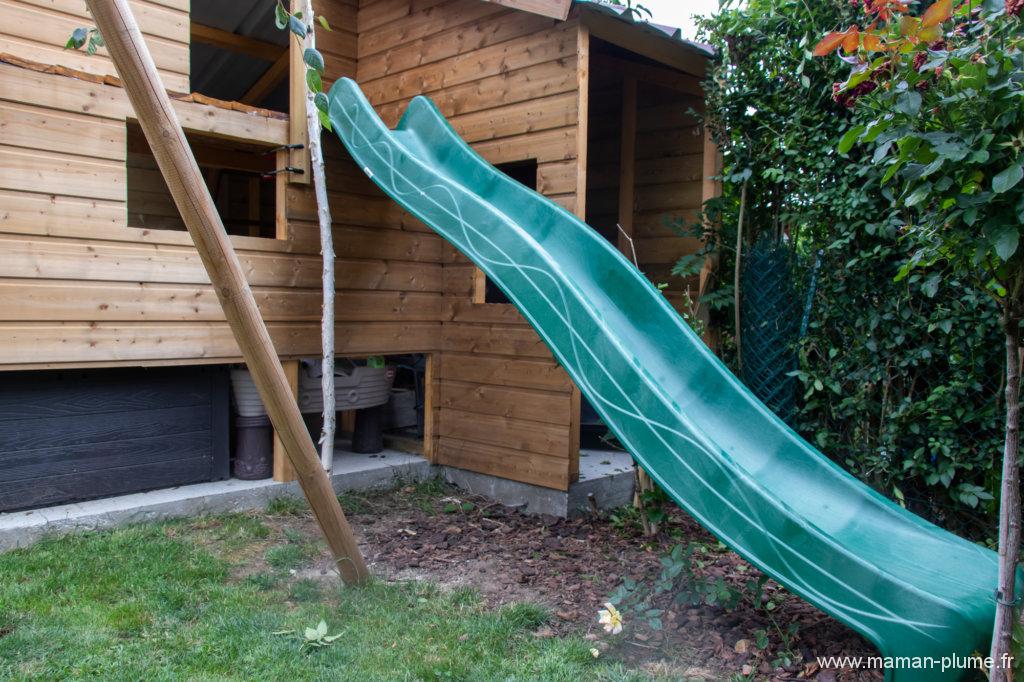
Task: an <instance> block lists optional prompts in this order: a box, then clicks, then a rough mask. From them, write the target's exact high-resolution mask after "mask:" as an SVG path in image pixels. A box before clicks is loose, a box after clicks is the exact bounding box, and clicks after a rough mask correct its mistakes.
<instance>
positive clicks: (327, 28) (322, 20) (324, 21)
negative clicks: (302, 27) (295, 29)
mask: <svg viewBox="0 0 1024 682" xmlns="http://www.w3.org/2000/svg"><path fill="white" fill-rule="evenodd" d="M316 20H317V21H319V22H320V26H322V27H323V29H324V30H325V31H333V30H334V29H333V28H331V25H330V24H328V23H327V17H325V16H324V15H322V14H321V15H320V16H318V17H317V18H316Z"/></svg>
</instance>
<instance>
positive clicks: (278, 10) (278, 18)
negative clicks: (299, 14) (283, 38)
mask: <svg viewBox="0 0 1024 682" xmlns="http://www.w3.org/2000/svg"><path fill="white" fill-rule="evenodd" d="M290 16H291V15H290V14H288V10H286V9H285V8H284V5H282V4H281V3H280V2H278V3H277V6H276V7H274V25H275V26H277V28H278V29H279V30H282V31H283V30H284V28H285V27H286V26H287V25H288V19H289V18H290Z"/></svg>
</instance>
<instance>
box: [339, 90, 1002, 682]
mask: <svg viewBox="0 0 1024 682" xmlns="http://www.w3.org/2000/svg"><path fill="white" fill-rule="evenodd" d="M330 118H331V122H332V124H333V126H334V129H335V131H336V132H337V133H338V135H339V136H340V137H341V139H342V141H343V142H344V144H345V146H346V147H348V150H349V152H350V153H351V154H352V156H353V157H354V158H355V160H356V162H357V163H358V164H359V165H360V166H361V167H362V168H363V170H364V172H365V173H366V174H367V175H368V176H369V177H370V178H372V180H373V181H374V182H375V183H376V184H377V185H379V186H380V188H381V189H382V190H384V191H385V192H386V193H387V194H388V195H389V196H391V197H392V198H393V199H394V200H395V201H396V202H398V203H399V204H401V205H402V206H403V207H404V208H405V209H407V210H408V211H410V212H411V213H413V214H414V215H415V216H416V217H418V218H419V219H420V220H422V221H423V222H425V223H426V224H427V225H429V226H430V227H431V228H433V229H434V230H435V231H437V232H438V233H439V234H440V235H441V236H442V237H444V238H445V239H447V240H448V241H449V242H451V243H452V244H453V245H454V246H455V247H456V248H458V249H459V250H460V251H461V252H462V253H464V254H466V256H468V257H469V258H470V259H471V260H472V261H473V262H474V263H475V264H476V265H477V266H479V267H480V268H482V269H483V270H484V271H485V272H486V273H487V275H488V277H490V278H491V279H492V280H493V281H494V282H495V283H497V284H498V286H500V287H501V289H502V290H503V291H504V292H505V293H506V294H507V295H508V297H509V299H510V300H511V301H512V302H513V303H514V304H515V305H516V306H517V307H518V309H519V311H520V312H521V313H522V314H523V316H524V317H525V318H526V319H527V320H529V322H530V323H531V324H532V325H533V327H534V328H535V329H536V330H537V332H538V333H539V334H540V336H541V337H542V338H543V339H544V341H545V342H546V343H547V344H548V346H549V347H550V348H551V350H552V352H553V353H554V355H555V357H556V358H557V359H558V361H559V362H560V363H561V364H562V366H563V367H564V368H565V369H566V370H567V371H568V372H569V374H570V375H571V376H572V379H573V380H574V381H575V382H576V384H577V385H578V386H579V388H580V389H581V390H582V391H583V393H584V395H586V397H587V399H588V400H589V401H590V403H591V404H592V405H593V406H594V407H595V408H596V409H597V411H598V412H599V413H600V415H601V417H602V418H603V419H604V421H605V423H606V424H608V426H609V427H610V428H611V429H612V431H614V433H615V435H616V436H617V437H618V438H619V440H620V441H621V442H622V443H623V444H624V445H625V446H626V447H627V448H628V449H629V451H630V453H631V454H632V455H633V457H634V458H635V459H636V461H637V462H638V463H639V464H640V465H641V466H643V468H644V469H645V470H647V472H648V473H650V474H651V476H653V477H654V479H655V480H657V482H658V483H659V484H660V485H661V486H662V487H663V488H664V489H665V491H666V492H668V493H669V494H670V495H671V496H672V497H673V498H674V499H675V501H676V502H678V503H679V504H680V505H681V506H682V507H683V508H684V509H686V510H687V511H688V512H689V513H690V514H691V515H692V516H693V517H694V518H696V519H697V520H698V521H700V523H702V524H703V525H704V526H705V527H706V528H707V529H708V530H709V531H711V532H712V533H714V534H715V535H716V536H717V537H718V538H719V539H720V540H722V542H724V543H725V544H727V545H728V546H729V547H731V548H732V549H733V550H735V551H736V552H737V553H739V554H740V555H742V556H743V557H744V558H746V559H747V560H748V561H750V562H751V563H753V564H754V565H756V566H757V567H758V568H759V569H761V570H762V571H764V572H765V573H767V574H768V575H770V576H772V577H773V578H775V579H776V580H777V581H778V582H780V583H782V584H783V585H785V586H786V587H787V588H788V589H789V590H791V591H792V592H794V593H796V594H798V595H800V596H801V597H802V598H804V599H806V600H807V601H808V602H810V603H812V604H814V605H815V606H817V607H818V608H820V609H821V610H823V611H825V612H827V613H829V614H831V615H832V616H834V617H835V618H837V619H839V620H840V621H842V622H844V623H846V624H847V625H849V626H850V627H852V628H853V629H855V630H857V631H858V632H860V633H861V634H863V635H864V636H865V637H867V638H868V639H869V640H870V641H871V642H873V643H874V644H875V645H876V646H878V648H879V649H880V650H881V652H882V653H883V654H884V655H886V656H930V657H934V658H935V659H936V661H938V660H939V659H941V658H942V657H944V656H952V655H954V654H955V655H957V656H961V657H967V656H970V655H971V654H972V653H973V652H976V651H982V652H987V649H988V642H989V638H990V631H991V623H992V618H993V615H994V609H995V597H994V590H995V587H996V556H995V554H994V553H993V552H991V551H989V550H986V549H984V548H981V547H979V546H977V545H974V544H972V543H970V542H967V541H966V540H963V539H961V538H959V537H957V536H955V535H952V534H950V533H948V532H946V531H944V530H942V529H940V528H938V527H936V526H934V525H932V524H930V523H928V522H926V521H925V520H923V519H921V518H919V517H917V516H915V515H914V514H911V513H909V512H907V511H906V510H904V509H902V508H901V507H899V506H897V505H895V504H893V503H892V502H890V501H889V500H887V499H885V498H884V497H883V496H881V495H879V494H878V493H876V492H875V491H873V490H872V489H870V488H869V487H867V486H865V485H863V484H862V483H860V482H859V481H857V480H856V479H855V478H853V477H852V476H850V475H849V474H847V473H846V472H844V471H843V470H841V469H840V468H839V467H838V466H836V465H835V464H834V463H833V462H832V461H830V460H829V459H828V458H827V457H826V456H825V455H823V454H821V453H820V452H818V451H817V450H816V449H815V448H814V447H812V446H811V445H810V444H808V443H807V442H806V441H804V440H803V439H802V438H801V437H800V436H798V435H797V434H796V433H794V432H793V431H792V430H791V429H790V428H789V427H787V426H786V425H785V424H784V423H783V422H782V421H780V420H779V419H778V418H776V417H775V416H774V415H773V414H772V413H771V412H770V411H769V410H768V409H767V408H766V407H765V406H764V405H763V404H762V403H760V402H759V401H758V400H757V399H756V398H755V397H754V396H753V395H752V394H751V393H750V392H749V391H748V390H747V389H746V388H745V387H744V386H743V385H742V384H741V383H740V382H739V380H738V379H736V378H735V377H734V376H733V375H732V374H731V373H730V372H729V370H728V369H726V367H725V366H724V365H723V364H722V363H721V362H720V361H719V360H718V359H717V358H716V357H715V356H714V355H713V354H712V353H711V351H710V350H709V349H708V348H707V347H706V346H705V345H704V343H703V342H702V341H701V340H700V339H699V338H698V337H697V336H696V335H695V334H694V333H693V332H692V331H691V330H690V328H689V326H688V325H687V324H686V322H684V321H683V320H682V318H681V317H680V316H679V315H678V314H677V313H676V311H675V310H674V309H673V308H672V307H671V306H670V305H669V303H668V302H667V301H666V299H665V298H664V296H662V295H661V294H660V293H659V292H658V291H657V289H656V288H655V287H653V286H652V285H651V284H650V282H648V280H647V279H646V278H645V277H644V276H643V274H641V273H640V272H639V271H638V270H637V269H636V268H635V267H634V266H633V264H632V263H630V262H629V261H627V260H626V259H625V258H624V257H623V256H622V255H621V254H620V253H619V252H618V251H617V250H616V249H615V248H614V247H613V246H612V245H611V244H609V243H608V242H607V241H606V240H604V239H603V238H602V237H601V236H600V235H599V234H597V232H596V231H595V230H593V229H591V228H590V227H588V226H587V225H586V224H585V223H583V222H582V221H580V220H579V219H578V218H576V217H575V216H574V215H572V214H571V213H569V212H568V211H566V210H564V209H562V208H561V207H559V206H557V205H556V204H554V203H552V202H551V201H549V200H547V199H546V198H544V197H542V196H541V195H539V194H537V193H535V192H533V191H531V190H529V189H528V188H526V187H524V186H523V185H521V184H519V183H517V182H516V181H514V180H512V179H510V178H508V177H507V176H505V175H504V174H502V173H501V172H500V171H498V170H496V169H495V168H494V167H492V166H491V165H489V164H488V163H487V162H486V161H484V160H483V159H482V158H481V157H479V156H478V155H477V154H476V153H475V152H474V151H473V150H472V149H471V148H470V147H469V146H468V145H466V143H465V142H463V141H462V140H461V139H460V138H459V137H458V135H457V134H456V133H455V132H454V131H453V130H452V128H451V127H450V126H449V125H448V123H447V121H446V120H445V119H444V118H443V117H442V116H441V114H440V113H439V112H438V111H437V109H436V108H435V107H434V105H433V103H432V102H430V100H428V99H426V98H423V97H419V98H416V99H415V100H413V101H412V103H411V104H410V105H409V108H408V110H407V111H406V113H405V116H404V117H403V118H402V121H401V122H400V123H399V125H398V128H397V129H395V130H393V131H392V130H389V129H388V128H387V127H385V125H384V124H383V123H382V121H381V120H380V119H379V118H378V117H377V115H376V113H375V112H374V110H373V108H372V107H371V106H370V105H369V103H368V102H367V101H366V99H365V97H364V96H363V94H362V92H361V91H360V89H359V87H358V85H356V84H355V83H354V82H353V81H351V80H348V79H343V80H340V81H338V82H337V83H336V84H335V85H334V87H333V88H332V89H331V92H330ZM959 676H960V674H959V672H958V671H956V670H948V671H945V672H942V671H941V670H939V669H938V668H930V669H923V670H913V669H911V670H906V669H901V670H896V671H891V670H890V671H889V672H888V673H887V677H888V678H889V679H898V680H902V681H906V680H936V679H956V678H958V677H959Z"/></svg>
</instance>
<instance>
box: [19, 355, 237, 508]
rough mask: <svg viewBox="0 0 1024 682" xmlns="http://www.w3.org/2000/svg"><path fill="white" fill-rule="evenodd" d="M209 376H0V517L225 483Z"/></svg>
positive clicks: (178, 372)
mask: <svg viewBox="0 0 1024 682" xmlns="http://www.w3.org/2000/svg"><path fill="white" fill-rule="evenodd" d="M228 426H229V425H228V375H227V371H226V370H225V369H223V368H217V367H174V368H157V369H98V370H87V371H54V372H12V373H0V511H12V510H16V509H28V508H32V507H39V506H44V505H54V504H62V503H66V502H73V501H78V500H87V499H92V498H97V497H106V496H111V495H120V494H125V493H131V492H139V491H143V490H153V489H156V488H167V487H172V486H177V485H184V484H188V483H199V482H203V481H211V480H219V479H224V478H227V477H228Z"/></svg>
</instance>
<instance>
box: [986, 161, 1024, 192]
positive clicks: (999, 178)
mask: <svg viewBox="0 0 1024 682" xmlns="http://www.w3.org/2000/svg"><path fill="white" fill-rule="evenodd" d="M1022 178H1024V168H1022V167H1021V165H1020V164H1019V163H1015V164H1013V165H1011V166H1010V167H1009V168H1007V169H1006V170H1004V171H1003V172H1002V173H1000V174H998V175H996V176H995V177H993V178H992V191H993V192H995V193H996V194H1002V193H1003V192H1007V191H1009V190H1011V189H1013V188H1014V187H1015V186H1016V185H1017V183H1018V182H1020V181H1021V179H1022Z"/></svg>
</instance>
